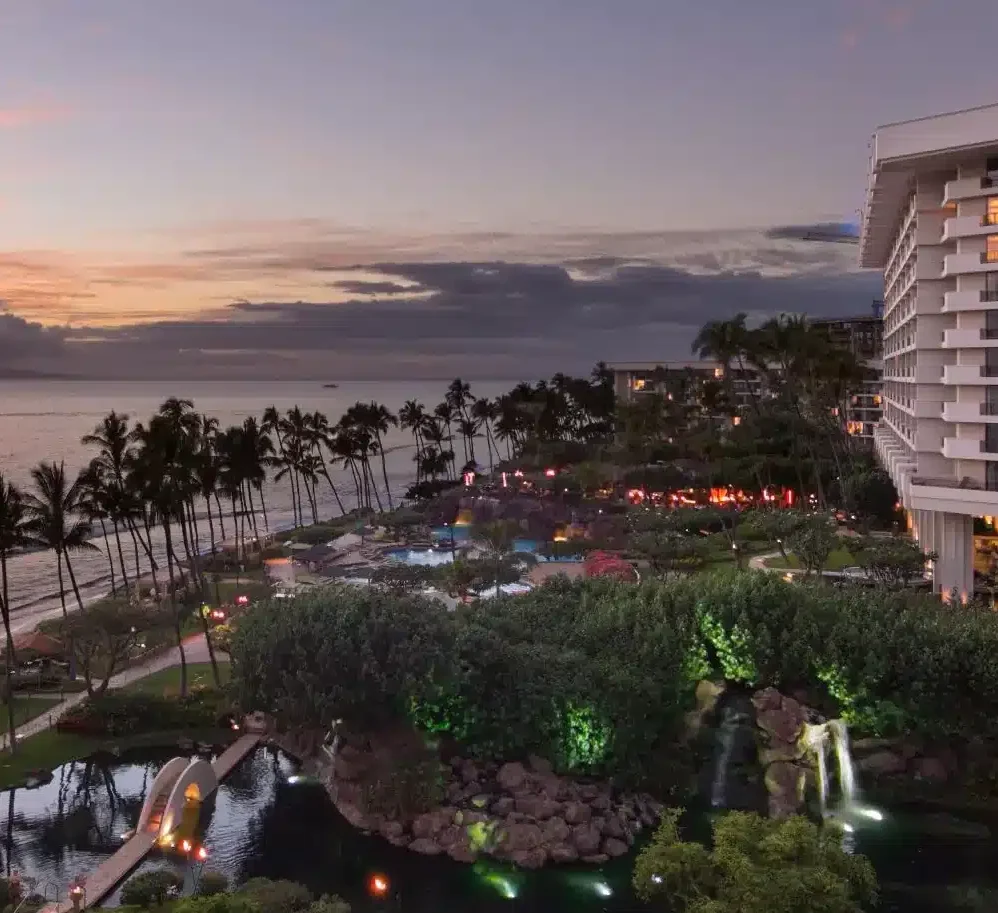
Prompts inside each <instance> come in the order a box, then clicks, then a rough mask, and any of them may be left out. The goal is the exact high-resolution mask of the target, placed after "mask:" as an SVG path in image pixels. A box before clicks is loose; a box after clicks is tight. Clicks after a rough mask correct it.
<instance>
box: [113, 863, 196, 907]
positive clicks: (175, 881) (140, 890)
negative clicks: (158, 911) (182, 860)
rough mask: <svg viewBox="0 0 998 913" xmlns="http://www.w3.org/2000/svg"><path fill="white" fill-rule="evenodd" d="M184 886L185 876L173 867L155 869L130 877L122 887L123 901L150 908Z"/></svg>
mask: <svg viewBox="0 0 998 913" xmlns="http://www.w3.org/2000/svg"><path fill="white" fill-rule="evenodd" d="M183 886H184V879H183V876H181V875H179V874H178V873H177V872H174V871H173V869H155V870H154V871H152V872H143V873H142V874H141V875H136V876H135V877H134V878H129V879H128V881H126V882H125V884H124V886H123V887H122V889H121V903H122V904H123V905H124V906H127V907H142V908H143V909H148V908H149V907H155V906H159V905H161V904H162V903H163V902H164V901H165V900H166V899H167V898H168V897H170V896H171V895H172V894H175V893H176V892H177V891H179V890H180V889H181V888H182V887H183Z"/></svg>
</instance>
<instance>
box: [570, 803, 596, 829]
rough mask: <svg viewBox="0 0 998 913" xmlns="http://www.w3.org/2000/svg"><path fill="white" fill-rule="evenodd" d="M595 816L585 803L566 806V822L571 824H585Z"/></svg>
mask: <svg viewBox="0 0 998 913" xmlns="http://www.w3.org/2000/svg"><path fill="white" fill-rule="evenodd" d="M592 816H593V810H592V809H591V808H590V807H589V806H588V805H586V804H585V803H584V802H569V803H568V805H566V806H565V820H566V821H567V822H568V823H569V824H585V823H586V822H587V821H589V820H590V819H591V818H592Z"/></svg>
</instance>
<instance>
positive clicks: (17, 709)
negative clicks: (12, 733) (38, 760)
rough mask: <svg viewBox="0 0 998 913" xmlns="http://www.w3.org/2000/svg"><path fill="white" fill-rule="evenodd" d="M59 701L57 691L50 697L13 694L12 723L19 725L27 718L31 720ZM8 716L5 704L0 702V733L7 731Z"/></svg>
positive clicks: (26, 720) (25, 721)
mask: <svg viewBox="0 0 998 913" xmlns="http://www.w3.org/2000/svg"><path fill="white" fill-rule="evenodd" d="M59 703H60V701H59V694H58V692H56V693H55V694H54V695H53V696H52V697H34V696H32V697H24V696H22V695H20V694H15V695H14V725H15V726H21V725H23V724H24V723H27V722H28V720H33V719H34V718H35V717H36V716H41V715H42V714H43V713H45V711H46V710H50V709H51V708H52V707H55V706H56V705H57V704H59ZM8 716H9V714H8V710H7V704H6V703H4V704H0V735H2V734H4V733H6V732H7V724H8Z"/></svg>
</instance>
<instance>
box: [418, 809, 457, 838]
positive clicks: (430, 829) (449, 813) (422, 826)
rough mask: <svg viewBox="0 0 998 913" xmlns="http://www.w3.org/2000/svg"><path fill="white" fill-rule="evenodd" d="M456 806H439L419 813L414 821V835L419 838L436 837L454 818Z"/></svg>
mask: <svg viewBox="0 0 998 913" xmlns="http://www.w3.org/2000/svg"><path fill="white" fill-rule="evenodd" d="M455 811H456V809H454V808H438V809H436V810H435V811H432V812H426V813H425V814H422V815H419V816H418V817H417V818H416V819H415V820H414V821H413V822H412V835H413V836H414V837H416V838H417V839H420V838H423V837H435V836H436V835H437V834H439V833H440V832H441V831H442V830H443V829H444V828H445V827H448V826H449V825H450V823H451V822H452V821H453V820H454V812H455Z"/></svg>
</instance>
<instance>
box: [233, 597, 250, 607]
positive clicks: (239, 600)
mask: <svg viewBox="0 0 998 913" xmlns="http://www.w3.org/2000/svg"><path fill="white" fill-rule="evenodd" d="M236 602H237V603H238V604H239V605H246V603H248V602H249V596H237V597H236Z"/></svg>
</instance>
